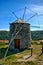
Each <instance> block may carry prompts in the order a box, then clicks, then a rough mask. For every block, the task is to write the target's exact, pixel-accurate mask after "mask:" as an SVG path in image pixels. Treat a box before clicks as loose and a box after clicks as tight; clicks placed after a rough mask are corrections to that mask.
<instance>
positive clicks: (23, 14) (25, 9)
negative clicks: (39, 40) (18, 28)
mask: <svg viewBox="0 0 43 65" xmlns="http://www.w3.org/2000/svg"><path fill="white" fill-rule="evenodd" d="M25 12H26V7H25V8H24V13H23V17H22V19H24V16H25Z"/></svg>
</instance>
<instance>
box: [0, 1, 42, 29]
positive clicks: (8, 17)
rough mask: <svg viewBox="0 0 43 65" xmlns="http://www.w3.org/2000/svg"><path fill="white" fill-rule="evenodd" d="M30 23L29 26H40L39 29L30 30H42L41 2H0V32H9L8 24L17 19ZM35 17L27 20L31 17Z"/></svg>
mask: <svg viewBox="0 0 43 65" xmlns="http://www.w3.org/2000/svg"><path fill="white" fill-rule="evenodd" d="M25 7H27V9H26V11H25V16H24V20H25V21H26V22H28V23H30V26H40V28H35V27H30V29H31V30H43V0H0V30H9V28H10V25H9V23H12V22H14V21H15V20H17V18H16V17H15V16H14V14H13V13H12V12H14V13H15V14H16V16H17V17H18V18H23V13H24V9H25ZM35 13H37V15H36V16H34V17H33V18H31V19H30V20H28V19H29V18H30V17H31V16H33V15H34V14H35ZM27 20H28V21H27Z"/></svg>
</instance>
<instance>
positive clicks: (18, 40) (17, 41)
mask: <svg viewBox="0 0 43 65" xmlns="http://www.w3.org/2000/svg"><path fill="white" fill-rule="evenodd" d="M14 47H15V48H16V49H20V39H14Z"/></svg>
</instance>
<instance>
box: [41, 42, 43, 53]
mask: <svg viewBox="0 0 43 65" xmlns="http://www.w3.org/2000/svg"><path fill="white" fill-rule="evenodd" d="M41 45H42V54H43V42H41Z"/></svg>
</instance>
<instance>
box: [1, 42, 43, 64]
mask: <svg viewBox="0 0 43 65" xmlns="http://www.w3.org/2000/svg"><path fill="white" fill-rule="evenodd" d="M7 46H8V43H0V64H1V63H2V64H3V65H20V64H21V65H43V63H42V62H41V61H43V54H42V55H40V54H41V45H37V44H32V47H33V56H32V58H34V59H35V60H28V59H30V58H28V59H26V60H28V61H26V60H25V61H26V62H25V61H20V62H18V59H22V60H24V59H23V57H24V56H27V55H30V50H24V51H21V52H18V53H14V51H11V50H9V51H8V54H7V57H6V59H5V61H3V56H4V54H5V51H6V47H7ZM34 56H36V57H34ZM32 58H31V59H32Z"/></svg>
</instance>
